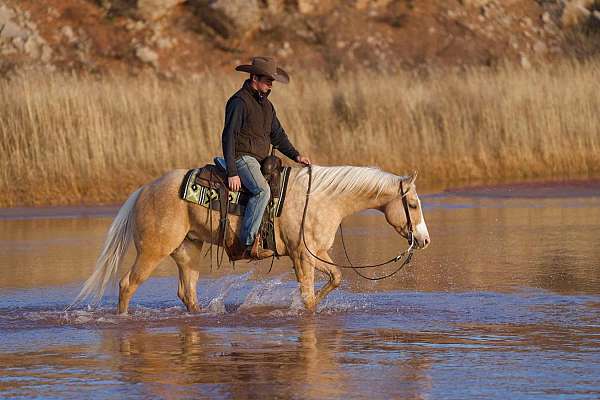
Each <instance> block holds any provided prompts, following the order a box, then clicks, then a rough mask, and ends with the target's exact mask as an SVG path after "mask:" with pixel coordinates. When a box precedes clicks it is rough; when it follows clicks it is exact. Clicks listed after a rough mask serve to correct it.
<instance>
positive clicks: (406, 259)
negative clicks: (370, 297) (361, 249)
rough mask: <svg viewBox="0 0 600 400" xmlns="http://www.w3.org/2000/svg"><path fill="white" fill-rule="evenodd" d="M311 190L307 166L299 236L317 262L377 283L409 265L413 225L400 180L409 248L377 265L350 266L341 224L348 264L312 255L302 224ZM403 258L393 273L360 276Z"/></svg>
mask: <svg viewBox="0 0 600 400" xmlns="http://www.w3.org/2000/svg"><path fill="white" fill-rule="evenodd" d="M311 188H312V166H311V165H308V189H307V191H306V201H305V203H304V211H303V213H302V223H301V225H300V234H301V235H302V242H303V243H304V247H305V248H306V250H307V251H308V253H309V254H310V255H311V256H312V257H314V258H316V259H317V260H319V261H321V262H323V263H325V264H328V265H332V266H334V267H338V268H347V269H352V270H354V272H356V274H357V275H359V276H360V277H362V278H365V279H368V280H370V281H379V280H382V279H386V278H389V277H391V276H394V275H396V274H397V273H398V272H400V270H402V269H403V268H404V267H405V266H406V265H408V264H409V263H410V261H411V260H412V256H413V250H414V244H415V242H414V236H413V225H412V220H411V218H410V212H409V210H408V200H407V199H406V195H407V194H408V191H406V192H405V191H404V185H403V181H402V180H400V194H401V196H402V206H403V207H404V213H405V214H406V228H407V230H408V242H409V247H408V249H406V250H405V251H403V252H401V253H400V254H398V255H397V256H396V257H393V258H391V259H389V260H387V261H384V262H381V263H378V264H368V265H354V264H352V262H351V261H350V258H349V257H348V252H347V251H346V244H345V242H344V233H343V230H342V224H341V223H340V235H341V238H342V246H343V248H344V254H345V256H346V260H347V261H348V264H337V263H334V262H331V261H328V260H324V259H322V258H321V257H319V256H317V255H316V254H314V253H313V252H312V251H311V250H310V248H309V247H308V245H307V244H306V236H305V235H304V223H305V221H306V214H307V211H308V199H309V196H310V192H311ZM403 257H404V261H403V262H402V264H400V266H399V267H398V268H397V269H395V270H394V271H393V272H391V273H389V274H386V275H382V276H377V277H369V276H366V275H364V274H362V273H361V272H360V270H361V269H369V268H377V267H381V266H384V265H386V264H390V263H393V262H398V261H400V260H401V259H402V258H403Z"/></svg>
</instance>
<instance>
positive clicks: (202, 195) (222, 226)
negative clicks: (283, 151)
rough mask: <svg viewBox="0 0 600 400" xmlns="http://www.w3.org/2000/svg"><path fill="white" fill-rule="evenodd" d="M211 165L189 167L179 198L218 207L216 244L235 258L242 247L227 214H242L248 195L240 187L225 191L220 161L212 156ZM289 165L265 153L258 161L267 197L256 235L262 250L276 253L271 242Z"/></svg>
mask: <svg viewBox="0 0 600 400" xmlns="http://www.w3.org/2000/svg"><path fill="white" fill-rule="evenodd" d="M214 161H215V164H207V165H205V166H204V167H202V168H197V169H191V170H189V171H188V172H187V173H186V175H185V177H184V179H183V182H182V185H181V190H180V197H181V198H182V199H184V200H187V201H190V202H193V203H196V204H199V205H201V206H204V207H207V208H208V209H211V210H219V215H220V220H219V237H218V244H219V245H221V246H223V247H224V248H225V251H226V252H227V255H228V256H229V258H230V259H232V257H233V258H235V257H236V256H237V253H238V252H239V249H240V248H241V247H242V246H241V243H240V241H239V239H238V237H237V235H236V234H235V233H234V232H233V230H232V229H231V228H230V227H229V221H228V217H227V216H228V214H234V215H238V216H243V215H244V211H245V209H246V205H247V203H248V200H249V199H250V197H251V194H250V193H249V192H248V191H247V190H246V189H245V188H244V187H242V189H241V190H240V191H239V192H232V191H230V190H229V185H228V182H227V172H226V170H225V165H224V160H223V159H222V158H215V160H214ZM289 170H290V168H289V167H283V164H282V162H281V159H280V158H279V157H276V156H273V155H271V156H268V157H267V158H266V159H265V160H263V162H262V164H261V172H262V173H263V176H264V177H265V179H266V180H267V182H268V183H269V187H270V189H271V197H270V199H269V204H268V205H267V209H266V211H265V213H264V216H263V220H262V222H261V226H260V228H259V236H260V239H259V240H261V241H262V243H261V244H262V247H263V248H264V249H270V250H273V251H274V253H275V254H277V248H276V247H277V246H276V243H275V218H276V217H279V216H280V215H281V211H282V209H283V202H284V200H285V192H286V189H287V183H288V177H289Z"/></svg>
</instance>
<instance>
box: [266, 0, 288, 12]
mask: <svg viewBox="0 0 600 400" xmlns="http://www.w3.org/2000/svg"><path fill="white" fill-rule="evenodd" d="M263 3H264V4H265V6H266V9H267V11H268V12H270V13H271V14H281V13H282V12H283V11H284V10H285V0H263Z"/></svg>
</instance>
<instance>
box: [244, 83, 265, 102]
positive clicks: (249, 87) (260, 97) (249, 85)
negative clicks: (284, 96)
mask: <svg viewBox="0 0 600 400" xmlns="http://www.w3.org/2000/svg"><path fill="white" fill-rule="evenodd" d="M242 89H244V90H246V91H247V92H248V93H250V95H251V96H252V97H254V98H255V99H256V101H258V102H259V103H262V102H263V101H264V100H265V99H266V98H267V97H269V95H270V94H271V91H270V90H269V91H268V92H267V93H265V94H262V93H260V92H259V91H258V90H256V89H254V88H253V87H252V81H250V79H246V80H245V81H244V85H243V86H242Z"/></svg>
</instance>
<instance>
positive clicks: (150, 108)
mask: <svg viewBox="0 0 600 400" xmlns="http://www.w3.org/2000/svg"><path fill="white" fill-rule="evenodd" d="M599 73H600V63H599V62H586V63H577V62H562V63H555V64H552V65H547V66H539V67H536V68H535V69H522V68H520V67H517V66H512V65H505V66H503V67H500V68H496V69H489V68H487V69H471V70H462V71H457V70H450V69H448V70H438V71H428V72H426V73H420V74H417V73H414V72H406V73H403V74H396V75H377V74H374V73H364V74H354V75H350V76H347V77H344V78H342V79H339V80H335V81H334V80H330V79H327V78H325V77H324V76H323V75H320V74H317V73H306V74H304V75H302V76H298V77H293V80H292V82H291V84H290V85H288V86H283V85H277V84H276V85H275V90H274V92H273V94H272V96H271V99H272V100H273V103H274V104H275V106H276V107H277V112H278V116H279V118H280V120H281V121H282V123H283V125H284V126H285V127H286V130H287V132H288V135H289V137H290V139H291V140H292V142H293V143H294V144H295V145H296V147H297V148H298V149H299V150H301V151H302V152H303V153H305V154H308V155H309V156H310V157H311V158H312V159H313V161H314V162H315V163H317V164H320V165H340V164H354V165H378V166H380V167H381V168H383V169H385V170H388V171H390V172H395V173H398V174H403V173H407V172H410V171H413V170H418V171H419V183H420V185H422V186H438V185H444V186H446V185H450V184H452V185H460V184H468V183H470V182H475V181H477V182H487V183H489V182H503V181H507V180H523V179H539V178H541V179H562V178H573V177H577V178H590V177H598V176H600V151H599V150H600V137H599V136H598V135H599V132H600V119H599V118H597V110H598V109H600V97H598V95H597V93H599V92H600V81H598V80H597V79H596V77H597V76H598V75H599ZM243 77H244V76H243V75H241V74H235V75H234V74H231V75H220V76H215V75H203V76H198V77H196V78H195V79H194V80H193V81H166V80H158V79H156V78H152V77H146V78H126V77H119V76H113V77H83V76H73V75H58V74H57V75H51V76H41V75H23V76H21V77H20V78H16V79H12V80H6V81H2V82H0V89H1V90H2V92H3V93H4V96H3V97H2V99H0V138H1V141H0V155H1V160H0V167H1V168H0V190H1V191H2V193H3V195H2V196H1V197H0V207H16V206H30V205H74V204H117V203H120V202H122V201H123V200H124V199H125V198H126V197H127V196H128V194H129V193H131V192H132V191H133V190H135V188H137V187H139V186H140V185H142V184H144V183H147V182H149V181H151V180H152V179H154V178H156V177H158V176H160V175H162V174H163V173H164V172H166V171H168V170H170V169H174V168H191V167H195V166H200V165H202V164H204V163H206V162H209V161H210V160H211V159H212V157H213V156H214V155H217V154H219V153H220V152H221V151H220V132H221V130H222V126H223V113H224V104H225V101H226V100H227V98H228V96H229V95H231V94H232V93H233V92H234V91H235V90H236V88H237V87H238V86H239V85H240V84H241V82H242V79H243Z"/></svg>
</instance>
